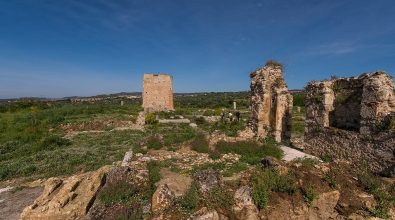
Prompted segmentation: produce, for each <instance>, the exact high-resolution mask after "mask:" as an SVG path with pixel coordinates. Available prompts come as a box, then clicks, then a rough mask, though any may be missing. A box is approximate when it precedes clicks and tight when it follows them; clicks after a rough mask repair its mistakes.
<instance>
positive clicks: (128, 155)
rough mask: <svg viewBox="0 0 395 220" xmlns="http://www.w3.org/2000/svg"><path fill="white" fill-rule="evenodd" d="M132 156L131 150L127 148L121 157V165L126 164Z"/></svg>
mask: <svg viewBox="0 0 395 220" xmlns="http://www.w3.org/2000/svg"><path fill="white" fill-rule="evenodd" d="M132 158H133V150H129V151H128V152H126V154H125V156H124V157H123V161H122V166H127V165H128V163H129V162H130V161H132Z"/></svg>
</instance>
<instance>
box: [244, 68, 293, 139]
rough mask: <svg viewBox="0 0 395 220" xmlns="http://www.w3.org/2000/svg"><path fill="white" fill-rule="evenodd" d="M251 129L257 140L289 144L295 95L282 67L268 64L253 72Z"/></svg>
mask: <svg viewBox="0 0 395 220" xmlns="http://www.w3.org/2000/svg"><path fill="white" fill-rule="evenodd" d="M250 77H251V86H250V87H251V122H250V124H251V126H252V130H253V131H254V133H255V135H256V137H258V138H266V137H267V136H271V137H273V138H274V139H275V140H276V141H278V142H280V141H289V139H290V136H291V135H290V131H291V115H292V95H291V94H290V93H289V91H288V88H287V85H286V84H285V81H284V79H283V73H282V66H281V64H278V63H269V62H268V63H267V64H266V65H265V66H264V67H263V68H260V69H258V70H256V71H255V72H253V73H251V75H250Z"/></svg>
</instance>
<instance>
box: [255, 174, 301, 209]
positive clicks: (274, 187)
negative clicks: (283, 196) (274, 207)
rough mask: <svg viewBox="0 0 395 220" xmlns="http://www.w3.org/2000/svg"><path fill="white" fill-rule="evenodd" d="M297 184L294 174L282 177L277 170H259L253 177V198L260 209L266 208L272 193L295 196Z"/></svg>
mask: <svg viewBox="0 0 395 220" xmlns="http://www.w3.org/2000/svg"><path fill="white" fill-rule="evenodd" d="M295 183H296V178H295V175H294V174H293V173H289V174H287V175H280V174H279V173H278V171H277V170H275V169H266V170H258V171H256V172H255V173H254V175H252V198H253V200H254V202H255V204H256V205H257V206H258V208H260V209H263V208H266V207H267V205H268V203H269V195H270V192H271V191H274V192H286V193H288V194H293V193H294V192H295V190H296V187H295Z"/></svg>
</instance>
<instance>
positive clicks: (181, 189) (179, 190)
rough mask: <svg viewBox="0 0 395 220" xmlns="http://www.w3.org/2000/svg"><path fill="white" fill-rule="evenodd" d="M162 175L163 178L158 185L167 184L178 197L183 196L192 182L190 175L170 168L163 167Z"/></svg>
mask: <svg viewBox="0 0 395 220" xmlns="http://www.w3.org/2000/svg"><path fill="white" fill-rule="evenodd" d="M160 175H161V179H160V181H159V182H158V186H159V185H164V184H166V185H167V186H168V187H169V189H170V190H171V191H172V192H174V195H175V196H176V197H181V196H183V195H184V194H185V192H186V191H187V190H188V189H189V188H190V186H191V184H192V178H191V177H190V176H187V175H184V174H180V173H175V172H172V171H170V170H169V169H161V171H160Z"/></svg>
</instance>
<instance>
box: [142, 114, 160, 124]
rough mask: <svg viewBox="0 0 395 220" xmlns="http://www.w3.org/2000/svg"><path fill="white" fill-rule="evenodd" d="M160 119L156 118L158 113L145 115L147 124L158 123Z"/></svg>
mask: <svg viewBox="0 0 395 220" xmlns="http://www.w3.org/2000/svg"><path fill="white" fill-rule="evenodd" d="M157 123H158V120H156V115H155V114H154V113H148V114H147V115H146V116H145V124H148V125H153V124H157Z"/></svg>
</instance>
